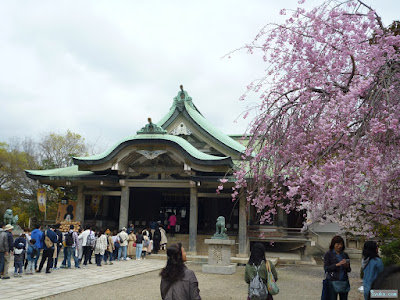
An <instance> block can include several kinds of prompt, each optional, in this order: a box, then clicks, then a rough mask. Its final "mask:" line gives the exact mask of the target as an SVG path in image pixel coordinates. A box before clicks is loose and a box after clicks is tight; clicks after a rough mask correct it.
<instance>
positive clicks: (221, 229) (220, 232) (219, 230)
mask: <svg viewBox="0 0 400 300" xmlns="http://www.w3.org/2000/svg"><path fill="white" fill-rule="evenodd" d="M215 227H216V231H215V234H214V236H224V235H225V234H226V228H225V217H223V216H219V217H218V218H217V223H216V224H215Z"/></svg>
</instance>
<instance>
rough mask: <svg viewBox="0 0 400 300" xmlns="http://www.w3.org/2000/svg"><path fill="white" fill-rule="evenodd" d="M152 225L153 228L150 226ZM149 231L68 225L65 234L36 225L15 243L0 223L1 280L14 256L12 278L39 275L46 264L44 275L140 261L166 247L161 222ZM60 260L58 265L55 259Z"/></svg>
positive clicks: (9, 229) (57, 226)
mask: <svg viewBox="0 0 400 300" xmlns="http://www.w3.org/2000/svg"><path fill="white" fill-rule="evenodd" d="M154 224H155V226H154ZM154 224H152V225H151V228H144V229H140V230H136V229H135V228H134V225H133V224H130V226H129V227H128V228H126V227H123V228H122V229H121V230H120V231H117V230H110V229H96V228H92V227H91V226H89V225H88V226H86V227H85V229H84V230H83V229H82V228H79V229H78V230H76V228H75V227H74V225H70V228H69V231H68V232H61V231H60V224H55V225H50V226H49V227H48V228H47V229H44V228H43V226H42V225H37V226H36V228H35V229H34V230H32V232H30V230H29V229H28V228H26V229H25V230H24V232H23V233H21V234H20V235H19V236H18V237H17V238H16V239H15V240H14V237H13V233H12V231H13V226H12V225H10V224H7V225H5V224H4V223H0V272H1V278H2V279H9V278H10V276H9V274H8V269H9V266H10V261H11V257H12V256H14V277H21V276H22V274H23V273H24V271H25V274H26V275H33V274H34V273H35V272H36V273H40V272H42V270H43V267H44V264H45V263H46V261H47V264H46V269H45V272H46V273H51V272H52V271H53V270H59V269H60V268H66V269H71V268H72V264H71V260H72V263H73V264H74V267H75V268H77V269H79V268H86V267H87V266H88V264H92V256H93V254H94V256H95V264H96V265H97V266H99V267H101V266H102V265H104V264H110V265H112V264H113V261H116V260H117V261H127V260H130V259H136V260H142V259H145V258H146V255H150V254H151V253H158V251H160V249H161V250H162V251H163V250H165V249H166V245H167V242H168V240H167V234H166V231H165V230H164V228H163V226H162V224H161V222H154ZM61 251H62V252H63V254H64V255H63V260H62V261H61V263H60V264H59V262H60V261H59V259H58V258H59V256H60V253H61Z"/></svg>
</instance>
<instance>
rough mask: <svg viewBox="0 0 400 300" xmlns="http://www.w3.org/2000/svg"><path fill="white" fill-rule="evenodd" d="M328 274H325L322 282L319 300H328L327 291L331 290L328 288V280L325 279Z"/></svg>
mask: <svg viewBox="0 0 400 300" xmlns="http://www.w3.org/2000/svg"><path fill="white" fill-rule="evenodd" d="M327 274H328V273H325V278H324V280H323V281H322V294H321V300H330V294H329V290H330V288H331V286H330V280H329V279H328V278H326V277H327Z"/></svg>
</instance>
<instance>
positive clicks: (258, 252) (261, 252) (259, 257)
mask: <svg viewBox="0 0 400 300" xmlns="http://www.w3.org/2000/svg"><path fill="white" fill-rule="evenodd" d="M262 261H266V258H265V248H264V245H263V244H261V243H255V244H254V245H253V249H251V254H250V258H249V262H248V264H249V265H253V264H254V265H256V266H258V265H260V264H261V262H262Z"/></svg>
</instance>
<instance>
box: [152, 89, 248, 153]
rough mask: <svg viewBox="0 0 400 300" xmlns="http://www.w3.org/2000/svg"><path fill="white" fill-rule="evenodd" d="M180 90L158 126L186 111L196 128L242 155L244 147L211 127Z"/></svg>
mask: <svg viewBox="0 0 400 300" xmlns="http://www.w3.org/2000/svg"><path fill="white" fill-rule="evenodd" d="M180 89H181V91H179V92H178V95H177V96H176V97H174V102H173V104H172V107H171V108H170V110H169V112H168V113H167V114H166V115H165V116H164V117H163V118H162V119H161V120H160V121H159V122H158V123H157V125H158V126H160V127H163V126H164V125H165V124H166V123H171V122H172V121H173V119H175V118H176V117H177V116H178V115H179V113H181V112H183V111H184V110H186V111H187V113H188V115H189V116H190V117H191V119H192V120H193V121H194V122H195V123H196V124H197V125H198V126H200V127H201V128H202V129H203V130H204V131H205V132H207V133H208V134H209V135H211V136H212V137H213V138H215V139H216V140H218V141H219V142H220V143H222V144H224V145H225V146H227V147H229V148H230V149H232V150H234V151H236V152H238V153H243V152H244V151H245V150H246V147H245V146H243V145H242V144H240V143H239V142H237V141H235V140H234V139H232V138H231V137H230V136H229V135H228V134H225V133H223V132H222V131H220V130H219V129H218V128H216V127H215V126H214V125H212V124H211V123H210V122H209V121H208V120H207V119H206V118H205V117H204V116H203V115H202V113H201V112H200V111H199V110H198V109H197V107H196V106H195V105H194V103H193V100H192V97H190V96H189V95H188V93H187V91H185V90H184V89H183V86H182V85H181V86H180ZM174 115H175V116H174ZM171 118H172V120H171Z"/></svg>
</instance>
